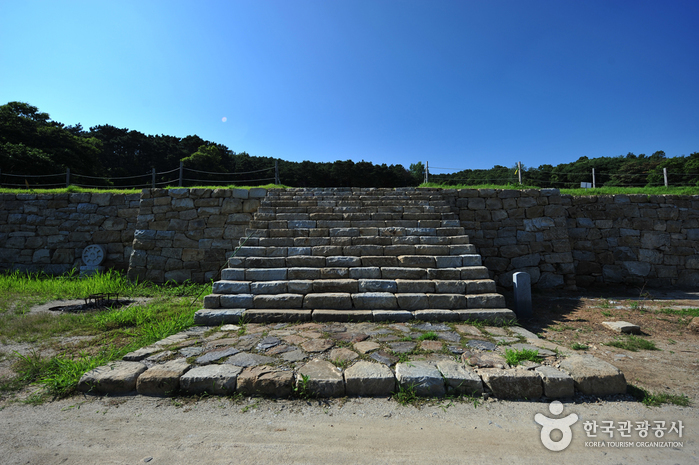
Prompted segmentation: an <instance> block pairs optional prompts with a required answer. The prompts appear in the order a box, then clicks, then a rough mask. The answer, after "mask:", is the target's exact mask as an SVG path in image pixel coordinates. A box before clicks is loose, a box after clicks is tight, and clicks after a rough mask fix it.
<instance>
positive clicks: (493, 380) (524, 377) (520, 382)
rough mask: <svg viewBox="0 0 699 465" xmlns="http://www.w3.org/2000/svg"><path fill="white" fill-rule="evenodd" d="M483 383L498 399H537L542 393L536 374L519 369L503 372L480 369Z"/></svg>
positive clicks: (539, 379) (494, 369)
mask: <svg viewBox="0 0 699 465" xmlns="http://www.w3.org/2000/svg"><path fill="white" fill-rule="evenodd" d="M478 374H480V376H481V378H482V379H483V383H484V384H485V385H486V386H487V387H488V389H490V390H491V391H492V393H493V395H495V397H498V398H500V399H528V400H532V399H538V398H539V397H541V396H542V395H543V393H544V389H543V386H542V382H541V378H540V377H539V375H538V374H537V373H534V372H533V371H529V370H523V369H519V368H512V369H507V370H503V369H500V368H482V369H480V370H478Z"/></svg>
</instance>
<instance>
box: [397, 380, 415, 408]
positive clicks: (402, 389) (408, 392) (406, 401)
mask: <svg viewBox="0 0 699 465" xmlns="http://www.w3.org/2000/svg"><path fill="white" fill-rule="evenodd" d="M393 400H395V401H396V402H398V403H399V404H401V405H413V406H416V405H417V404H418V402H419V401H420V397H418V395H417V393H416V392H415V386H413V385H410V384H407V385H402V384H401V385H399V386H398V390H397V391H396V392H394V393H393Z"/></svg>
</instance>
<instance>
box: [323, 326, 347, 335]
mask: <svg viewBox="0 0 699 465" xmlns="http://www.w3.org/2000/svg"><path fill="white" fill-rule="evenodd" d="M320 329H321V331H323V332H325V333H344V332H346V331H347V328H346V327H345V326H343V325H340V324H329V325H325V326H323V327H322V328H320Z"/></svg>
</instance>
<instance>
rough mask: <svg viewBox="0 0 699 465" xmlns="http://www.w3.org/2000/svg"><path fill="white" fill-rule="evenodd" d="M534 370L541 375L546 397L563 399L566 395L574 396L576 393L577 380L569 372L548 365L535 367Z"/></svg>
mask: <svg viewBox="0 0 699 465" xmlns="http://www.w3.org/2000/svg"><path fill="white" fill-rule="evenodd" d="M534 371H535V372H536V373H537V374H538V375H539V376H540V377H541V381H542V382H543V385H544V395H545V396H546V397H549V398H551V399H562V398H564V397H573V395H574V394H575V382H574V381H573V378H572V377H571V376H570V375H569V374H568V373H565V372H563V371H560V370H557V369H555V368H554V367H552V366H548V365H542V366H540V367H537V368H534Z"/></svg>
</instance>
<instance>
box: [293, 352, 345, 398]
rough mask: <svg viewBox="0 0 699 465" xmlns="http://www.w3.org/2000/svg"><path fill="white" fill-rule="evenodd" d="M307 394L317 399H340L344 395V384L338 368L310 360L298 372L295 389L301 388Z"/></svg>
mask: <svg viewBox="0 0 699 465" xmlns="http://www.w3.org/2000/svg"><path fill="white" fill-rule="evenodd" d="M304 376H307V377H308V380H307V382H306V384H305V389H306V390H307V392H308V393H309V394H311V395H313V396H317V397H342V396H344V395H345V382H344V378H343V377H342V372H341V371H340V369H339V368H337V367H336V366H335V365H333V364H332V363H330V362H327V361H325V360H311V361H310V362H308V363H307V364H305V365H304V366H302V367H301V368H299V370H298V375H297V376H296V389H299V388H301V387H302V386H303V384H304V382H303V377H304Z"/></svg>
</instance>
